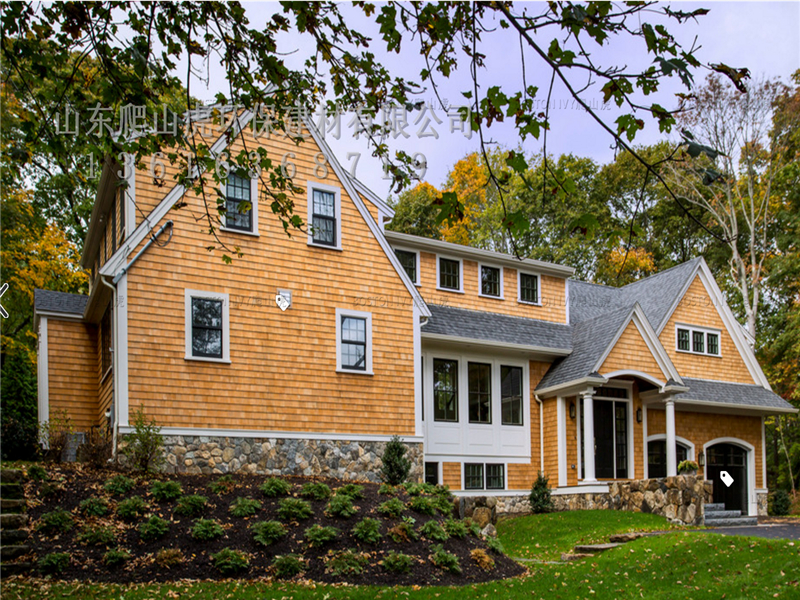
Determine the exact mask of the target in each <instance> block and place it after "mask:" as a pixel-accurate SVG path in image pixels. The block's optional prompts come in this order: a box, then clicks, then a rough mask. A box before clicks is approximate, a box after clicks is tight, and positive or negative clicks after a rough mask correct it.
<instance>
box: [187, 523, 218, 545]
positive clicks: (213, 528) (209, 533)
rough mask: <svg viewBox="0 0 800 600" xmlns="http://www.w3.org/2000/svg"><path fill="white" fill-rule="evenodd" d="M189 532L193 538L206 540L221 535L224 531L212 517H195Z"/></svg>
mask: <svg viewBox="0 0 800 600" xmlns="http://www.w3.org/2000/svg"><path fill="white" fill-rule="evenodd" d="M191 533H192V537H193V538H194V539H196V540H201V541H204V542H206V541H208V540H213V539H216V538H218V537H221V536H222V534H224V533H225V531H224V530H223V529H222V526H221V525H220V524H219V523H217V522H216V521H215V520H214V519H197V521H195V522H194V525H193V526H192V532H191Z"/></svg>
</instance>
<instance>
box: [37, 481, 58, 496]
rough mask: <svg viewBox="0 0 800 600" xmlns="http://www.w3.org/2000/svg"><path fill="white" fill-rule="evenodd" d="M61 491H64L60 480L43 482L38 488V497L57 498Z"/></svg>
mask: <svg viewBox="0 0 800 600" xmlns="http://www.w3.org/2000/svg"><path fill="white" fill-rule="evenodd" d="M63 491H64V482H63V481H62V480H57V481H45V482H44V483H42V485H41V487H40V488H39V495H40V496H42V497H43V498H47V497H49V496H58V495H60V494H61V492H63Z"/></svg>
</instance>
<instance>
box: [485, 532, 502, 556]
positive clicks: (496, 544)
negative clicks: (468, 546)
mask: <svg viewBox="0 0 800 600" xmlns="http://www.w3.org/2000/svg"><path fill="white" fill-rule="evenodd" d="M486 545H487V546H488V547H489V550H491V551H492V552H494V553H495V554H505V552H506V551H505V548H503V544H502V542H501V541H500V540H499V539H498V538H496V537H492V536H491V535H489V536H486Z"/></svg>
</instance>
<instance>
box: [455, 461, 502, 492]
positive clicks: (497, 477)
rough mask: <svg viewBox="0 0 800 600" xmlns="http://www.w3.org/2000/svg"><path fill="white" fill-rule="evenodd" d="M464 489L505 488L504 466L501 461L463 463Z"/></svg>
mask: <svg viewBox="0 0 800 600" xmlns="http://www.w3.org/2000/svg"><path fill="white" fill-rule="evenodd" d="M464 489H465V490H504V489H506V466H505V464H503V463H464Z"/></svg>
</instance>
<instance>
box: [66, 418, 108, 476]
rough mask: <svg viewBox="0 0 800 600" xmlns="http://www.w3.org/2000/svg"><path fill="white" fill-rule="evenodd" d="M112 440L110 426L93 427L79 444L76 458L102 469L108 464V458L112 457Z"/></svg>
mask: <svg viewBox="0 0 800 600" xmlns="http://www.w3.org/2000/svg"><path fill="white" fill-rule="evenodd" d="M111 442H112V439H111V429H110V428H109V427H102V428H101V427H92V428H91V429H89V431H88V432H87V433H86V435H85V436H84V438H83V443H82V444H81V445H80V446H78V449H77V451H76V452H75V458H76V459H77V460H78V462H82V463H86V464H88V465H90V466H92V467H94V468H95V469H102V468H103V467H106V466H108V459H109V458H111Z"/></svg>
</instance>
